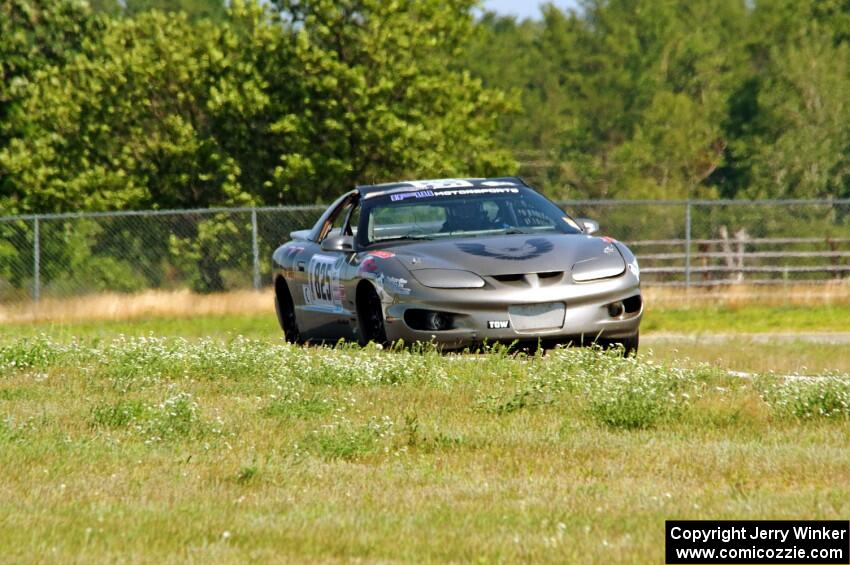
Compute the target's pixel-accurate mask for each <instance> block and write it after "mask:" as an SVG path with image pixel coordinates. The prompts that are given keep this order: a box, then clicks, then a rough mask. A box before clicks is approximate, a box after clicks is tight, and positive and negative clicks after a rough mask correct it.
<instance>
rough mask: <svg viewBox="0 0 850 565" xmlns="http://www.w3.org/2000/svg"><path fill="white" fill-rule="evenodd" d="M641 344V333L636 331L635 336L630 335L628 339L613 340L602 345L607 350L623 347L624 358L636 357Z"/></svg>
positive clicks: (618, 338)
mask: <svg viewBox="0 0 850 565" xmlns="http://www.w3.org/2000/svg"><path fill="white" fill-rule="evenodd" d="M639 344H640V331H636V332H635V333H634V334H633V335H630V336H628V337H617V338H611V339H609V340H604V341H603V342H602V345H603V346H604V347H606V348H608V347H617V346H622V347H623V357H636V356H637V352H638V345H639Z"/></svg>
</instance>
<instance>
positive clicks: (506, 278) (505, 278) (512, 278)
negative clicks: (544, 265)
mask: <svg viewBox="0 0 850 565" xmlns="http://www.w3.org/2000/svg"><path fill="white" fill-rule="evenodd" d="M493 278H494V279H496V280H497V281H499V282H516V281H521V280H522V279H523V278H525V274H523V273H516V274H510V275H493Z"/></svg>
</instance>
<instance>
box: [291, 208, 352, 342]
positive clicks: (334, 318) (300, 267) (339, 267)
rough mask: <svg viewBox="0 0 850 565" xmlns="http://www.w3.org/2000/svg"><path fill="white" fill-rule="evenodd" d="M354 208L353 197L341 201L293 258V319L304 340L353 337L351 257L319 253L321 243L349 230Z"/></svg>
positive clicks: (337, 252) (346, 254) (348, 252)
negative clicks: (296, 296)
mask: <svg viewBox="0 0 850 565" xmlns="http://www.w3.org/2000/svg"><path fill="white" fill-rule="evenodd" d="M357 205H358V195H357V194H356V193H352V194H350V195H349V197H348V198H345V199H343V200H342V202H340V203H339V204H338V206H337V207H336V209H334V210H333V211H331V213H330V214H328V215H327V217H326V218H325V219H324V220H323V221H321V224H320V225H318V226H317V227H318V229H317V230H316V231H315V233H314V240H313V241H310V242H309V243H308V244H307V245H306V246H305V249H304V251H302V252H301V253H299V256H298V257H297V258H296V271H297V274H296V277H297V281H298V283H300V286H301V295H300V296H299V299H300V300H297V301H296V317H297V319H298V328H299V331H300V332H301V334H302V336H304V337H305V338H306V339H315V340H337V339H340V338H351V337H353V327H354V326H353V323H352V321H353V320H354V319H355V318H354V313H353V308H354V302H353V297H352V298H349V296H348V292H347V288H346V286H347V285H346V282H348V283H349V284H350V281H351V280H352V279H353V277H354V274H355V273H356V268H355V267H353V266H352V260H353V256H354V253H353V252H351V251H334V250H328V249H322V243H323V242H324V241H325V240H326V239H327V238H329V237H332V236H336V235H340V234H342V233H343V232H344V231H350V230H351V227H350V224H348V221H349V220H350V218H351V215H352V211H353V210H355V209H356V208H357ZM298 302H300V304H298Z"/></svg>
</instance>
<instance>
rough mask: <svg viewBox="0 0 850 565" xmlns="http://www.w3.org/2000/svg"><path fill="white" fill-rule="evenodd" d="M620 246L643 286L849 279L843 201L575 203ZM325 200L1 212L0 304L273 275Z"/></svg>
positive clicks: (240, 283) (219, 286) (255, 282)
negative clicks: (636, 264) (630, 253)
mask: <svg viewBox="0 0 850 565" xmlns="http://www.w3.org/2000/svg"><path fill="white" fill-rule="evenodd" d="M561 206H562V207H563V208H564V209H565V210H566V211H567V212H569V213H570V214H571V215H572V216H574V217H589V218H593V219H596V220H598V221H599V222H600V224H601V226H602V232H603V233H605V234H610V235H612V236H615V237H617V238H618V239H621V240H623V241H625V242H626V243H628V244H629V245H630V246H631V247H632V249H633V250H634V251H635V253H636V254H637V256H638V259H639V260H640V264H641V271H642V279H643V282H644V284H645V285H648V286H652V285H672V286H718V285H730V284H738V283H748V284H777V283H788V282H806V283H818V282H829V281H835V280H836V279H844V280H848V281H850V199H845V200H837V199H836V200H785V201H780V200H772V201H771V200H762V201H743V200H712V201H709V200H692V201H646V200H618V201H614V200H573V201H566V202H562V203H561ZM323 210H324V207H323V206H291V207H279V208H217V209H204V210H188V211H186V210H179V211H177V210H174V211H147V212H144V211H140V212H111V213H89V214H48V215H34V216H18V217H4V218H0V303H5V304H9V303H15V302H24V301H31V300H33V301H37V300H39V299H40V298H42V297H55V298H62V297H72V296H80V295H83V294H91V293H98V292H104V291H112V292H127V293H131V292H137V291H141V290H146V289H185V288H191V289H193V290H195V291H198V292H218V291H226V290H232V289H242V288H252V287H253V288H261V287H264V286H266V285H269V284H271V282H272V280H271V278H272V274H273V273H272V265H271V253H272V251H273V250H274V249H275V248H276V247H277V246H278V245H280V244H281V243H283V242H285V241H287V240H288V239H289V232H290V231H292V230H296V229H303V228H307V227H310V226H312V225H313V223H314V222H315V221H316V219H317V218H318V217H319V216H320V215H321V213H322V211H323Z"/></svg>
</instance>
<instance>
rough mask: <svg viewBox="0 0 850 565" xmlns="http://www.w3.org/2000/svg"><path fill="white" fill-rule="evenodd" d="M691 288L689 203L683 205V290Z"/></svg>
mask: <svg viewBox="0 0 850 565" xmlns="http://www.w3.org/2000/svg"><path fill="white" fill-rule="evenodd" d="M690 287H691V201H690V200H688V202H687V204H686V205H685V288H690Z"/></svg>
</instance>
